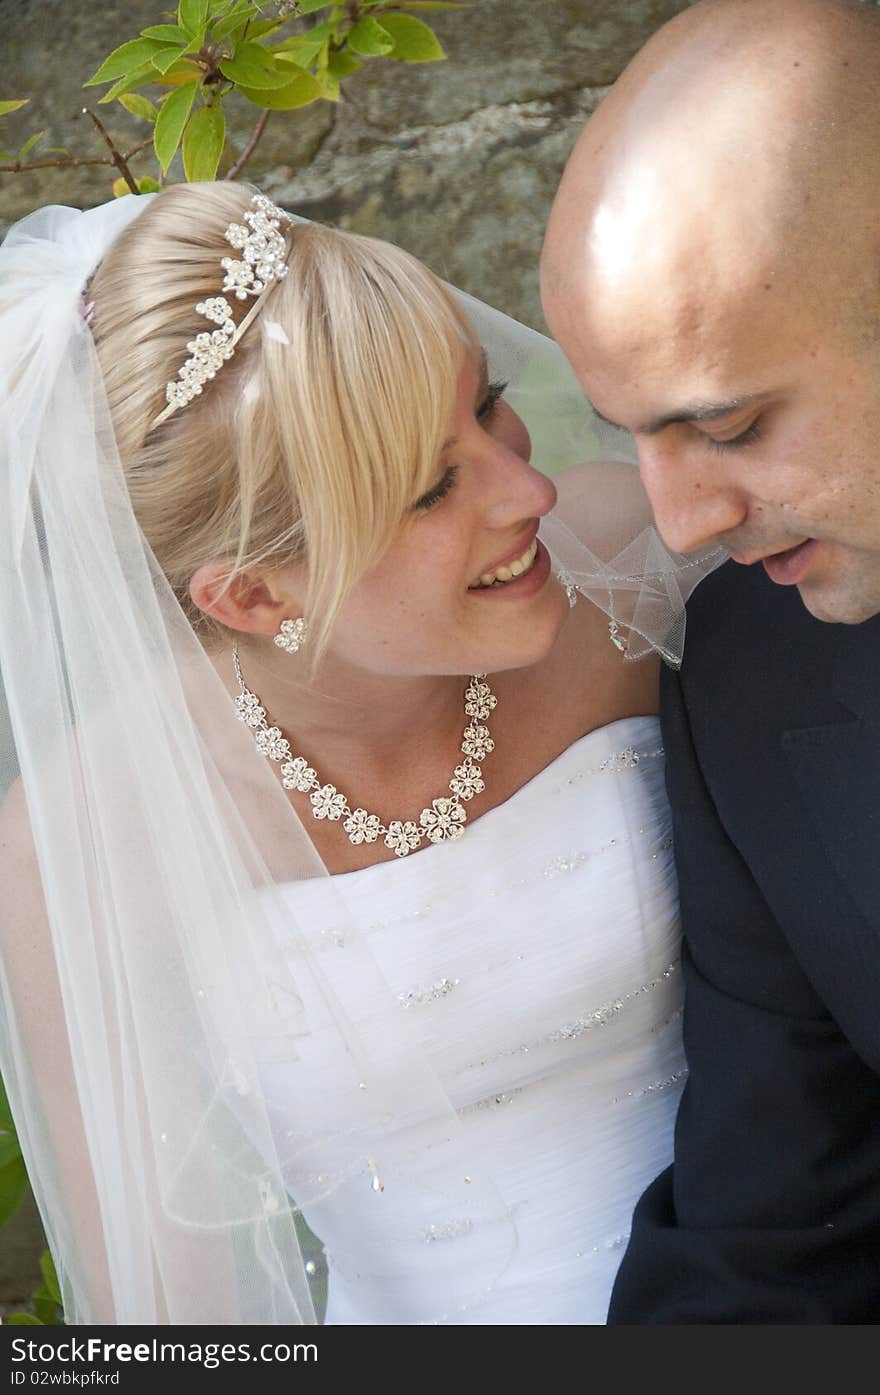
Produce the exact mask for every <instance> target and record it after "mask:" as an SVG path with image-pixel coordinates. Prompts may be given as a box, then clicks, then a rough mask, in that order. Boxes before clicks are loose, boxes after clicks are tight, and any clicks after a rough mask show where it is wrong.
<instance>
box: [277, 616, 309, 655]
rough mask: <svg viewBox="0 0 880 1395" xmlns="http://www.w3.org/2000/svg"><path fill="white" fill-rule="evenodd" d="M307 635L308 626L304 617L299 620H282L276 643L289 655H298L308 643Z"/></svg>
mask: <svg viewBox="0 0 880 1395" xmlns="http://www.w3.org/2000/svg"><path fill="white" fill-rule="evenodd" d="M307 633H308V626H307V625H306V622H305V620H303V619H302V617H300V618H299V619H298V620H282V621H281V629H280V630H279V631H278V633H277V635H276V636H275V643H276V644H277V645H278V648H279V649H286V650H287V652H288V654H298V653H299V651H300V649H302V647H303V645H304V644H305V642H306V635H307Z"/></svg>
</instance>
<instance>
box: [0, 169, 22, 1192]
mask: <svg viewBox="0 0 880 1395" xmlns="http://www.w3.org/2000/svg"><path fill="white" fill-rule="evenodd" d="M0 154H2V151H0ZM11 158H12V159H13V160H14V159H15V156H14V155H13V156H11ZM20 1157H21V1148H20V1147H19V1143H18V1136H17V1134H16V1132H15V1129H12V1128H8V1127H7V1125H6V1124H0V1168H3V1167H5V1166H6V1164H7V1163H11V1162H14V1161H15V1159H16V1158H20Z"/></svg>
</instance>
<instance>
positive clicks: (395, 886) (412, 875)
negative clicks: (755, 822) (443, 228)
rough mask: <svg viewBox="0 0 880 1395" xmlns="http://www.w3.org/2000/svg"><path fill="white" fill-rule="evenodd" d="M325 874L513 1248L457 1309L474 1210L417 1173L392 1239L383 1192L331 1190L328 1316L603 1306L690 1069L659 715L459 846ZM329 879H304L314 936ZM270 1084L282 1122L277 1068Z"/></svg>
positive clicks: (475, 1318)
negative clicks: (436, 1081)
mask: <svg viewBox="0 0 880 1395" xmlns="http://www.w3.org/2000/svg"><path fill="white" fill-rule="evenodd" d="M331 880H332V886H333V889H334V891H335V892H336V893H337V894H339V893H341V895H342V897H343V899H344V903H345V905H346V907H347V909H348V911H349V913H350V915H351V917H352V918H353V920H354V922H355V924H356V925H357V926H358V927H359V929H360V931H361V932H362V933H363V934H364V935H365V936H366V937H367V941H368V944H369V947H370V949H371V950H372V952H373V954H374V956H375V958H376V960H377V961H378V964H379V966H380V969H381V970H382V972H383V973H384V975H385V976H386V978H387V980H388V984H389V986H390V987H391V989H392V991H393V993H394V994H395V996H397V997H398V999H399V1002H400V1012H401V1013H406V1014H408V1015H409V1016H410V1018H411V1019H412V1018H414V1019H415V1021H416V1024H417V1026H418V1034H419V1038H420V1040H421V1043H422V1046H423V1049H424V1052H425V1054H426V1056H427V1058H428V1060H429V1061H430V1063H431V1065H432V1066H433V1068H434V1070H435V1071H436V1073H437V1075H438V1076H439V1078H440V1080H441V1081H442V1083H443V1085H444V1087H445V1089H446V1091H447V1093H448V1095H449V1098H450V1099H451V1101H452V1103H453V1104H454V1106H455V1109H456V1111H457V1113H458V1115H459V1118H460V1119H461V1121H462V1124H463V1127H464V1130H465V1132H466V1134H467V1135H468V1143H469V1146H470V1156H471V1157H475V1158H476V1159H477V1160H478V1166H479V1167H481V1168H482V1169H483V1171H484V1172H486V1173H487V1174H489V1175H491V1177H492V1178H493V1181H494V1183H495V1186H496V1187H497V1189H498V1191H499V1192H500V1194H501V1197H502V1199H503V1202H504V1205H505V1206H506V1208H507V1212H508V1215H509V1217H510V1221H511V1223H512V1229H511V1233H512V1234H513V1235H514V1244H513V1246H512V1248H511V1253H510V1256H509V1258H508V1259H507V1260H506V1262H505V1263H504V1264H503V1265H502V1267H501V1271H500V1272H496V1270H495V1269H494V1268H492V1267H491V1266H490V1270H491V1272H490V1271H489V1270H487V1284H486V1287H485V1290H484V1291H482V1296H481V1297H480V1298H479V1299H477V1300H476V1301H473V1302H472V1303H470V1304H468V1305H465V1306H464V1308H461V1307H457V1306H456V1305H455V1303H454V1301H451V1298H450V1294H451V1287H454V1285H452V1286H451V1285H450V1277H449V1276H450V1274H451V1273H453V1272H454V1271H455V1269H456V1267H457V1266H468V1274H469V1276H470V1277H471V1279H473V1276H474V1275H475V1274H478V1271H479V1268H480V1266H481V1264H483V1263H484V1262H485V1260H486V1255H485V1254H484V1245H483V1241H482V1238H481V1234H480V1227H479V1225H477V1226H474V1225H473V1224H472V1223H471V1222H469V1221H464V1222H457V1221H456V1219H455V1218H454V1217H452V1218H450V1217H449V1216H448V1215H447V1214H446V1213H445V1212H444V1211H443V1210H442V1208H441V1207H439V1205H437V1204H436V1202H435V1203H434V1204H433V1206H432V1203H431V1201H430V1197H431V1196H432V1195H433V1193H432V1191H431V1188H430V1186H426V1188H425V1201H424V1205H421V1206H414V1205H412V1202H411V1200H410V1202H409V1203H407V1204H408V1206H409V1207H410V1212H411V1213H408V1214H405V1215H396V1216H395V1218H394V1219H395V1222H396V1224H395V1226H394V1239H393V1241H391V1240H389V1241H388V1243H387V1245H385V1246H384V1248H383V1246H382V1244H381V1226H382V1217H383V1215H384V1216H386V1217H387V1215H388V1211H387V1210H386V1211H384V1212H383V1211H382V1210H381V1209H379V1208H393V1207H394V1206H395V1196H394V1189H393V1188H392V1187H389V1188H386V1189H385V1190H384V1192H383V1193H382V1194H381V1195H375V1194H373V1193H371V1192H370V1191H369V1188H368V1186H367V1185H364V1187H363V1188H362V1189H360V1190H358V1191H357V1192H356V1193H350V1192H341V1193H340V1194H339V1196H338V1198H337V1200H336V1202H335V1204H330V1205H327V1204H325V1205H324V1206H323V1208H322V1211H321V1217H320V1232H319V1233H320V1239H321V1241H322V1243H323V1245H324V1247H325V1251H326V1258H327V1266H328V1283H329V1290H328V1292H329V1297H328V1306H327V1314H326V1319H325V1320H326V1322H327V1323H328V1324H340V1323H344V1324H410V1323H424V1322H429V1323H430V1322H443V1321H446V1322H451V1323H463V1324H466V1323H480V1324H499V1325H500V1324H513V1323H516V1324H536V1323H537V1324H566V1323H568V1324H584V1323H602V1322H604V1320H605V1316H606V1312H607V1307H608V1301H609V1297H610V1292H611V1286H612V1283H613V1280H614V1275H615V1271H616V1269H617V1266H618V1264H619V1261H620V1258H621V1254H622V1247H623V1246H624V1244H625V1242H626V1239H627V1235H628V1231H629V1224H630V1217H631V1213H632V1208H633V1205H634V1204H635V1201H636V1200H637V1198H638V1196H639V1194H640V1193H641V1191H642V1190H643V1188H644V1187H645V1186H646V1185H647V1183H648V1182H649V1181H650V1180H651V1179H652V1178H653V1177H654V1176H655V1175H656V1173H657V1172H659V1171H660V1170H661V1169H662V1168H663V1167H664V1166H665V1165H666V1164H667V1163H668V1162H669V1161H670V1159H671V1154H672V1130H673V1121H674V1116H675V1110H676V1106H677V1102H678V1097H679V1094H680V1091H681V1086H682V1082H683V1078H684V1075H685V1068H684V1060H683V1054H682V1047H681V1038H680V1022H679V1018H680V1008H681V988H680V975H679V973H678V970H677V967H676V965H677V955H678V938H679V928H678V919H677V903H676V885H675V873H674V867H673V861H672V851H671V838H670V831H669V815H668V808H667V805H666V800H665V794H664V779H663V755H662V749H661V747H660V736H659V725H658V723H657V721H656V719H654V718H651V717H633V718H625V719H623V720H620V721H617V722H614V723H612V724H611V725H609V726H606V727H603V728H600V729H599V730H597V731H593V732H591V733H590V734H589V735H587V736H584V737H582V738H581V739H580V740H579V741H576V742H575V743H574V745H573V746H571V747H570V748H569V749H568V750H567V751H565V752H564V753H563V754H562V755H561V756H559V757H558V758H557V759H556V760H555V761H553V762H552V764H551V765H549V766H548V767H547V768H546V769H545V770H543V771H541V773H540V774H538V775H537V776H535V778H534V779H532V780H530V781H529V783H528V784H526V785H525V786H523V787H522V788H521V789H520V790H518V791H517V792H516V793H515V794H514V795H513V796H512V797H511V798H510V799H508V800H507V801H506V803H504V804H502V805H500V806H498V807H497V808H495V809H493V810H491V811H490V812H489V813H487V814H485V815H484V816H483V817H482V818H479V819H477V820H476V821H475V822H473V823H472V824H471V825H469V827H468V829H467V832H466V834H465V836H464V837H463V838H462V839H460V840H459V841H458V842H455V843H445V844H441V845H439V846H435V847H430V848H428V849H425V850H424V851H421V852H419V853H418V854H416V855H415V856H412V857H410V858H408V859H405V860H400V861H398V860H395V861H393V862H386V863H382V864H380V865H378V866H374V867H369V868H366V869H364V870H361V871H356V872H349V873H345V874H342V875H338V876H335V877H333V878H332V879H331ZM327 890H328V888H327V884H326V883H325V882H322V881H321V880H315V881H313V882H308V883H306V884H304V885H303V884H300V885H299V886H298V887H297V896H298V898H299V899H298V902H297V904H298V907H299V910H300V912H301V911H302V909H303V905H304V902H303V900H302V896H303V893H304V891H305V892H306V893H307V900H306V902H305V906H306V908H307V910H308V916H307V920H308V925H309V930H308V934H309V936H310V938H312V937H314V944H315V945H316V946H320V945H321V943H322V935H324V936H326V934H327V930H328V925H329V923H330V920H329V918H330V917H331V916H332V912H331V911H330V910H329V908H327V907H325V901H326V900H332V898H328V896H327ZM264 1084H265V1087H266V1089H267V1094H268V1095H269V1097H270V1099H271V1100H272V1101H273V1102H274V1107H275V1109H276V1110H277V1111H279V1113H278V1115H277V1117H279V1118H281V1119H282V1121H283V1105H284V1088H285V1080H284V1068H283V1067H281V1066H278V1067H275V1068H267V1069H266V1072H265V1078H264ZM322 1088H324V1089H332V1082H327V1081H324V1082H323V1087H322ZM337 1105H338V1102H337ZM334 1113H335V1110H334ZM377 1166H379V1167H381V1159H379V1160H378V1163H377ZM306 1217H307V1219H309V1220H310V1221H311V1223H312V1225H313V1228H315V1229H318V1225H317V1223H316V1222H315V1220H314V1218H313V1217H310V1216H309V1214H308V1208H306ZM377 1226H378V1227H379V1238H380V1243H379V1245H378V1248H377ZM401 1237H402V1238H401ZM377 1255H380V1256H381V1257H380V1258H377ZM471 1287H472V1289H474V1288H475V1289H476V1290H479V1289H480V1285H479V1284H476V1285H474V1284H473V1283H472V1285H471Z"/></svg>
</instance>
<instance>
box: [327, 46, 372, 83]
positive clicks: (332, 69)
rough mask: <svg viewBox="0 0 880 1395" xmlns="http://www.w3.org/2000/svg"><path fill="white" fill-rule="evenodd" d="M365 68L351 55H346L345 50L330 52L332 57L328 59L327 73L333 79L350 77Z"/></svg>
mask: <svg viewBox="0 0 880 1395" xmlns="http://www.w3.org/2000/svg"><path fill="white" fill-rule="evenodd" d="M363 66H364V65H363V63H359V62H358V60H357V59H356V58H352V56H351V54H350V53H346V52H345V50H344V49H339V48H335V49H331V50H330V56H329V58H328V59H327V72H328V73H329V74H330V76H331V77H335V78H344V77H348V76H349V75H350V74H351V73H356V72H359V70H360V69H361V68H362V67H363Z"/></svg>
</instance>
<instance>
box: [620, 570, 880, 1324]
mask: <svg viewBox="0 0 880 1395" xmlns="http://www.w3.org/2000/svg"><path fill="white" fill-rule="evenodd" d="M662 720H663V728H664V745H665V747H666V759H667V786H668V790H669V796H670V799H671V803H672V811H673V824H674V833H675V850H676V861H677V865H678V874H679V881H680V888H681V904H682V916H683V926H684V936H685V943H684V974H685V984H686V1001H685V1016H684V1022H685V1046H686V1051H687V1057H688V1065H689V1068H690V1075H689V1079H688V1083H687V1086H686V1089H685V1093H684V1096H683V1099H682V1103H681V1107H680V1110H679V1115H678V1122H677V1126H676V1141H675V1165H674V1167H673V1168H670V1169H669V1170H668V1171H667V1172H665V1173H664V1174H663V1175H662V1176H661V1177H659V1178H658V1179H657V1180H656V1182H655V1183H654V1184H653V1185H652V1186H651V1187H650V1188H649V1189H648V1191H647V1192H646V1193H645V1195H644V1196H643V1197H642V1199H641V1201H640V1202H639V1205H638V1207H637V1209H636V1214H635V1217H634V1224H633V1232H632V1237H631V1240H630V1243H629V1247H628V1249H627V1251H626V1254H625V1256H624V1260H623V1264H622V1266H621V1269H620V1273H619V1276H618V1280H617V1284H616V1286H615V1290H614V1295H613V1298H612V1304H611V1312H610V1316H609V1321H611V1322H615V1323H620V1322H637V1323H645V1322H655V1323H676V1322H707V1323H708V1322H776V1323H779V1322H782V1323H829V1322H836V1323H846V1322H850V1323H856V1322H873V1321H877V1320H878V1319H880V617H875V618H874V619H872V620H870V621H867V622H866V623H864V624H862V625H856V626H847V625H828V624H823V623H822V622H820V621H817V620H814V619H813V618H812V617H811V616H810V615H809V614H808V612H807V611H806V610H805V608H804V605H803V603H802V601H801V600H800V597H799V595H798V592H797V590H796V589H794V588H790V589H789V588H785V589H783V588H780V587H777V586H774V585H773V583H772V582H770V581H769V579H768V578H767V576H766V574H765V573H764V571H763V568H761V567H760V566H756V567H750V568H743V567H739V566H737V565H736V564H734V563H728V564H727V565H726V566H724V567H722V568H721V569H720V570H719V571H718V572H716V573H715V574H714V575H712V576H711V577H709V578H708V580H707V581H705V582H704V583H703V584H702V585H701V586H700V587H699V588H698V590H697V592H696V594H695V596H694V598H693V600H692V602H691V606H690V607H689V618H688V634H687V644H686V656H685V662H684V665H683V668H682V671H681V673H680V674H674V673H671V672H668V671H667V672H666V673H665V676H664V680H663V689H662Z"/></svg>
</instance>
